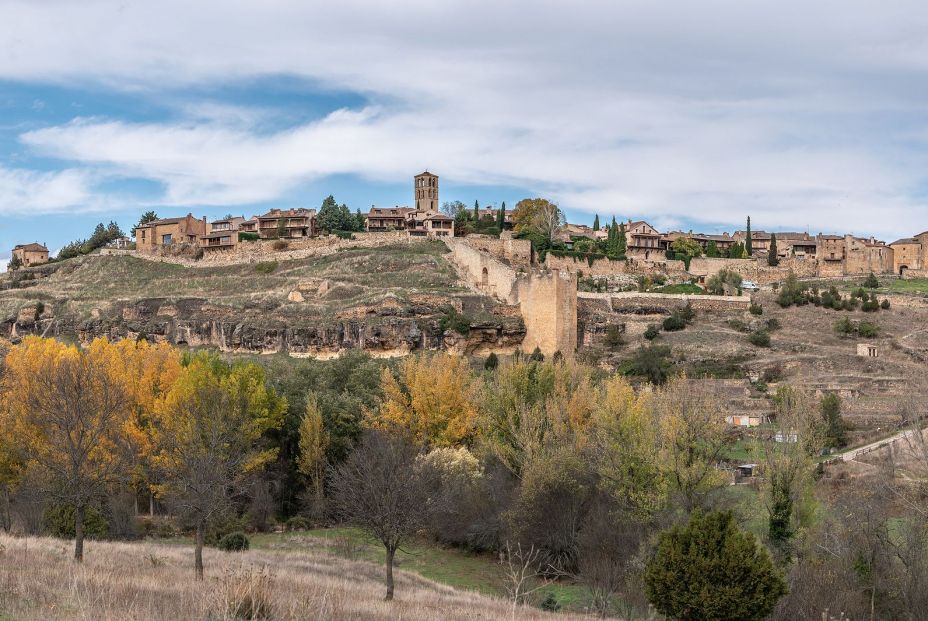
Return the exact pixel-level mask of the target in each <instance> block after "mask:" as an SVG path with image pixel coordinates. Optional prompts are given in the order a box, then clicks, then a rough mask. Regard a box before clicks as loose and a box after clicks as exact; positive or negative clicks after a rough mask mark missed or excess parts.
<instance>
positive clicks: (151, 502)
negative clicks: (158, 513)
mask: <svg viewBox="0 0 928 621" xmlns="http://www.w3.org/2000/svg"><path fill="white" fill-rule="evenodd" d="M148 517H155V495H154V494H152V493H151V492H148Z"/></svg>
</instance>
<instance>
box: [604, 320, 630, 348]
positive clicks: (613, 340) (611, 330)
mask: <svg viewBox="0 0 928 621" xmlns="http://www.w3.org/2000/svg"><path fill="white" fill-rule="evenodd" d="M603 343H604V344H605V345H606V347H607V348H609V349H611V350H612V351H615V350H617V349H619V348H620V347H622V345H624V344H625V339H624V338H622V328H621V327H620V326H617V325H615V324H611V325H609V326H607V327H606V336H605V337H604V338H603Z"/></svg>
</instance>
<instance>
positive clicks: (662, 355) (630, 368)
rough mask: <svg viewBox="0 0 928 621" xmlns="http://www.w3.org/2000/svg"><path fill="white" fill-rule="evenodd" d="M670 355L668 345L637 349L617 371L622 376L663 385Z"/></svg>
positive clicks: (666, 375) (667, 371) (668, 370)
mask: <svg viewBox="0 0 928 621" xmlns="http://www.w3.org/2000/svg"><path fill="white" fill-rule="evenodd" d="M670 355H671V350H670V346H669V345H655V344H651V345H648V346H647V347H639V348H638V349H637V350H635V353H634V354H633V355H632V357H631V358H630V359H628V360H626V361H625V362H623V363H622V365H621V367H620V369H619V370H620V371H621V372H622V373H623V374H624V375H632V376H637V377H644V378H645V379H647V380H648V381H649V382H651V383H652V384H663V383H664V382H666V381H667V377H668V375H669V372H670V366H671V363H670Z"/></svg>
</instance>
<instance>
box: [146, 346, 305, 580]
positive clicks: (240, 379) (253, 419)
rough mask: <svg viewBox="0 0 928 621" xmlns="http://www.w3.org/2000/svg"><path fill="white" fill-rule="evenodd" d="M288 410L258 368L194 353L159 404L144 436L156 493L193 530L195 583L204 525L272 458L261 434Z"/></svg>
mask: <svg viewBox="0 0 928 621" xmlns="http://www.w3.org/2000/svg"><path fill="white" fill-rule="evenodd" d="M286 408H287V401H286V399H284V398H283V397H281V396H279V395H278V394H277V393H276V392H275V391H274V389H272V388H270V387H269V386H268V385H267V382H266V378H265V374H264V369H263V368H262V367H261V366H259V365H257V364H254V363H247V364H243V363H234V364H229V363H227V362H225V361H223V360H222V359H221V358H219V357H218V356H216V355H210V354H206V353H201V354H197V355H196V356H194V357H193V358H192V359H191V360H190V362H189V364H187V366H186V367H185V368H184V370H183V372H182V373H181V375H180V377H178V379H177V381H175V382H174V384H173V386H172V387H171V389H170V390H169V391H168V392H167V394H165V395H164V396H163V397H162V398H161V399H159V400H158V401H157V402H156V404H155V409H154V420H153V421H152V424H151V425H150V427H149V433H150V434H151V443H152V446H153V447H154V450H153V457H152V465H153V467H154V468H155V471H156V473H157V475H158V477H159V479H158V485H157V490H158V492H159V495H161V496H162V497H163V498H164V499H165V500H166V501H168V502H169V503H171V504H172V505H173V506H174V508H175V509H176V510H177V511H178V512H179V514H180V515H181V516H182V517H183V518H185V519H187V520H189V522H190V523H191V524H192V525H193V526H194V529H195V533H196V536H195V550H194V566H195V572H196V578H197V579H198V580H202V579H203V540H204V535H205V531H206V526H207V524H208V522H209V520H210V519H211V518H212V517H213V516H214V515H216V514H217V513H219V512H221V511H222V510H223V509H224V508H225V507H226V506H227V505H228V501H229V498H230V496H231V495H232V494H233V493H236V492H237V491H241V490H243V489H244V487H245V486H246V484H247V481H248V476H249V475H251V474H254V473H257V472H258V471H259V470H261V469H263V468H264V466H265V465H266V464H267V463H268V462H270V461H271V460H273V459H274V458H275V457H276V455H277V449H276V448H270V446H269V443H268V442H267V441H266V439H265V434H266V433H268V432H269V431H271V430H275V429H280V427H281V425H282V424H283V415H284V412H285V411H286Z"/></svg>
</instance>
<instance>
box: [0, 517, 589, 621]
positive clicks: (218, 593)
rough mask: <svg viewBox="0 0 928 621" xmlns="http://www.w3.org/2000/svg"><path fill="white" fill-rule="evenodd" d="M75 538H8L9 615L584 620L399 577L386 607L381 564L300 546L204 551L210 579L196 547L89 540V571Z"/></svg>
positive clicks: (3, 582) (26, 620) (2, 544)
mask: <svg viewBox="0 0 928 621" xmlns="http://www.w3.org/2000/svg"><path fill="white" fill-rule="evenodd" d="M68 545H69V544H68V542H66V541H62V540H57V539H49V538H36V537H26V538H13V537H10V536H7V535H3V534H0V558H2V563H0V619H2V620H3V621H7V619H15V620H16V621H33V620H34V621H39V620H45V619H49V618H54V619H59V620H62V621H67V620H77V619H120V620H126V621H128V620H139V621H141V620H145V621H159V620H164V621H169V620H170V621H175V620H176V619H190V620H191V621H195V620H196V621H199V620H206V619H211V620H225V619H230V620H231V619H244V618H252V617H250V616H248V615H246V614H245V610H244V605H243V604H244V603H245V602H247V601H249V598H253V599H254V600H255V601H256V602H258V603H259V604H261V611H263V614H261V615H256V616H255V618H273V619H277V620H279V621H287V620H294V621H295V620H297V619H299V620H302V619H318V620H320V621H346V620H348V619H351V620H352V621H365V620H373V619H378V620H379V619H404V620H406V621H431V620H432V619H449V620H460V621H464V620H470V619H502V618H511V619H515V620H521V621H535V620H538V621H541V620H543V619H560V620H561V621H572V620H579V619H582V618H588V617H581V616H576V615H569V614H557V615H554V614H549V613H545V612H542V611H541V610H538V609H537V608H531V607H520V608H517V609H516V611H515V614H512V607H511V605H510V603H509V602H506V601H504V600H501V599H496V598H491V597H487V596H484V595H479V594H477V593H474V592H468V591H460V590H457V589H453V588H451V587H447V586H442V585H439V584H436V583H435V582H432V581H430V580H426V579H425V578H422V577H419V576H417V575H415V574H411V573H407V572H404V571H398V572H397V573H396V580H397V587H396V589H397V590H396V600H395V601H393V602H384V601H383V585H382V583H381V574H382V571H383V568H382V567H381V566H380V565H375V564H373V563H367V562H361V561H349V560H344V559H339V558H336V557H333V556H329V555H325V554H322V553H318V552H312V551H308V550H306V549H300V550H297V551H288V550H261V551H255V550H252V551H248V552H243V553H224V552H219V551H216V550H215V549H209V548H208V549H207V550H205V552H204V562H205V565H206V572H207V577H206V581H205V582H202V583H197V582H195V581H194V580H193V579H192V577H193V570H192V558H193V551H192V548H191V547H189V546H186V545H165V544H156V543H147V542H146V543H112V542H89V543H88V544H87V557H86V559H85V561H84V563H83V565H80V566H76V565H75V564H74V562H73V560H72V559H71V558H70V557H69V555H68V554H67V548H68Z"/></svg>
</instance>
